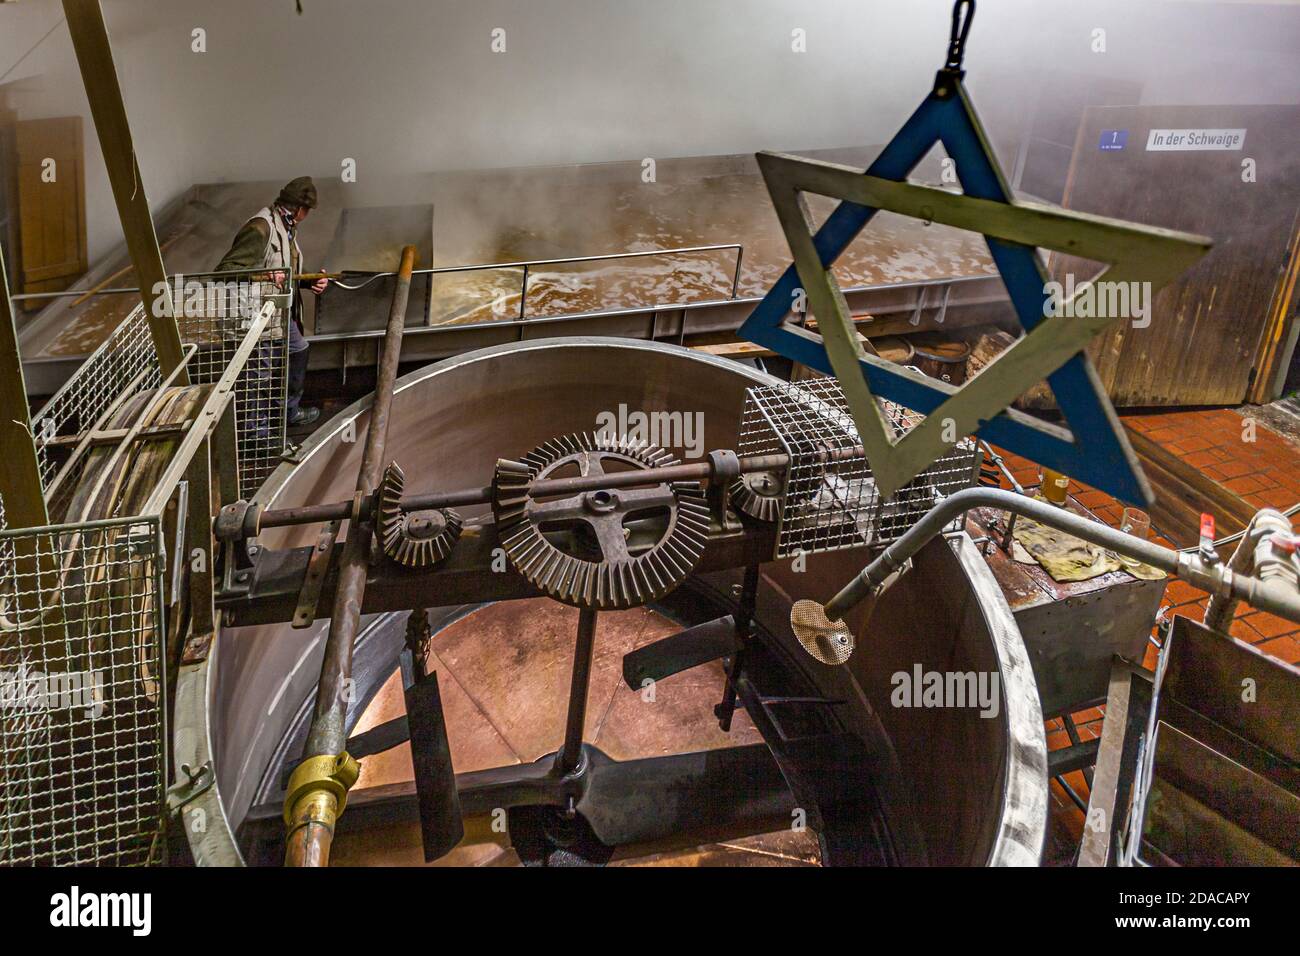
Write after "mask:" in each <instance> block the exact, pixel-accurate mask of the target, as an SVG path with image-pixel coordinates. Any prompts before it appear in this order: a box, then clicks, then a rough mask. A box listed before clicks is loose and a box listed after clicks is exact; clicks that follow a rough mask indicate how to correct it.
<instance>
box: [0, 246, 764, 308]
mask: <svg viewBox="0 0 1300 956" xmlns="http://www.w3.org/2000/svg"><path fill="white" fill-rule="evenodd" d="M732 249H734V250H736V255H737V261H736V270H737V271H736V281H733V282H732V287H731V297H732V298H733V299H734V298H735V297H736V285H737V282H738V280H739V276H740V272H739V269H740V260H739V257H740V256H741V255H743V254H744V249H745V247H744V246H742V245H741V244H740V243H738V242H728V243H723V244H721V245H716V246H682V247H680V248H677V249H649V250H643V251H640V252H610V253H605V254H603V255H599V256H569V257H567V258H564V259H527V260H521V261H518V262H476V263H473V264H471V265H466V266H437V267H433V268H428V269H412V270H411V275H413V276H430V275H450V274H453V273H457V272H486V271H490V270H493V269H524V270H525V271H527V270H528V269H531V268H533V267H534V266H551V265H572V264H574V263H578V262H604V261H606V260H609V259H641V258H645V257H647V256H674V255H686V254H688V253H695V252H725V251H728V250H732ZM266 271H267V270H266V269H264V268H261V267H258V268H255V269H230V270H226V271H224V272H206V273H197V275H203V276H208V277H211V276H223V275H241V274H244V273H263V272H266ZM397 274H398V273H396V272H364V271H352V270H347V271H344V272H308V273H303V274H302V275H300V276H298V278H300V279H311V278H316V279H319V278H322V277H328V278H331V279H333V278H344V279H346V278H349V277H355V278H366V279H384V278H389V277H391V276H395V275H397ZM185 275H187V273H181V272H178V273H175V274H174V275H172V276H169V277H168V278H172V279H174V278H176V276H185ZM344 288H347V287H346V286H345V287H344ZM139 291H140V289H139V287H126V286H117V287H114V288H111V289H93V290H92V289H65V290H63V291H60V292H30V293H27V294H24V295H16V296H14V299H16V300H26V299H62V298H72V297H74V296H85V295H121V294H123V293H128V292H139Z"/></svg>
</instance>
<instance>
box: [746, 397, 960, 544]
mask: <svg viewBox="0 0 1300 956" xmlns="http://www.w3.org/2000/svg"><path fill="white" fill-rule="evenodd" d="M880 405H881V408H882V409H883V410H884V412H885V415H886V416H887V418H888V420H889V421H890V422H891V423H892V424H893V426H894V429H895V432H896V434H899V435H901V434H903V433H905V432H906V431H907V430H908V429H910V428H911V427H913V426H914V425H915V424H916V423H917V422H920V421H922V420H923V419H924V416H923V415H920V414H917V413H916V412H912V411H910V410H908V409H905V408H903V407H902V406H900V405H896V404H894V403H893V402H888V401H883V400H881V402H880ZM737 445H738V450H739V453H740V455H741V456H742V457H748V456H751V455H773V454H784V455H788V456H789V458H790V464H789V467H788V468H787V470H786V478H785V487H784V488H783V489H782V504H781V515H780V518H779V526H778V535H777V544H776V554H775V557H777V558H786V557H791V556H793V555H797V554H812V553H814V552H818V551H836V550H840V549H843V548H860V547H865V546H878V545H884V544H888V543H889V542H891V541H894V540H896V539H897V538H899V537H901V536H902V535H903V533H904V532H906V531H907V529H908V528H910V527H911V526H912V525H913V524H915V523H916V522H917V520H918V519H920V517H921V516H922V515H924V514H925V513H926V512H927V511H929V510H930V508H931V507H933V506H934V505H935V503H937V502H938V501H940V500H941V499H942V498H946V497H947V496H949V495H951V494H953V493H955V492H957V491H960V490H961V489H963V488H970V487H973V486H974V485H975V483H976V481H977V478H978V468H979V457H980V456H979V448H978V445H977V444H976V442H975V441H974V439H971V438H963V439H962V440H961V441H959V442H958V443H957V444H956V446H954V448H953V450H952V451H951V452H949V453H948V454H947V455H945V456H943V457H942V458H940V459H939V460H938V461H936V462H935V463H934V464H933V465H931V466H930V467H929V468H927V469H926V470H925V471H924V472H922V473H921V474H920V475H918V476H917V477H916V478H914V479H913V480H912V481H911V482H909V483H908V484H907V485H906V486H905V487H903V488H902V489H900V490H899V492H898V493H897V494H896V495H894V496H893V497H892V498H888V499H885V498H882V497H881V495H880V493H879V492H878V491H877V490H876V483H875V480H874V479H873V477H872V474H871V466H870V465H869V464H868V462H867V460H866V458H865V457H864V455H863V452H862V447H861V443H860V441H859V439H858V430H857V426H856V425H855V424H854V422H853V418H852V416H851V415H850V414H849V410H848V403H847V402H846V401H845V398H844V392H843V390H842V389H841V388H840V384H839V382H837V381H836V380H835V379H833V378H827V377H821V378H814V379H807V380H803V381H799V382H790V383H788V384H785V383H783V384H780V385H766V386H763V387H761V388H751V389H749V390H748V395H747V398H746V401H745V410H744V414H743V415H742V417H741V424H740V436H739V440H738V442H737ZM954 524H956V522H954Z"/></svg>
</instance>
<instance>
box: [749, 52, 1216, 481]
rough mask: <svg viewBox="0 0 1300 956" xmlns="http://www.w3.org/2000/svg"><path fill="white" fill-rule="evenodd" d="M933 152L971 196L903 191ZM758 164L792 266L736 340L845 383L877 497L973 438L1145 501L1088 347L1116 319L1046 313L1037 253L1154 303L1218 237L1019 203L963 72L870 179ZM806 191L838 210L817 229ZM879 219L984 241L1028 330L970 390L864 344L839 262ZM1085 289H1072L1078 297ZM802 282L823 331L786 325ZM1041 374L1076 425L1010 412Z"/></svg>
mask: <svg viewBox="0 0 1300 956" xmlns="http://www.w3.org/2000/svg"><path fill="white" fill-rule="evenodd" d="M942 80H943V75H942V74H941V81H942ZM936 142H942V143H943V145H944V148H945V149H946V150H947V152H948V155H949V156H950V157H951V158H953V159H954V160H955V164H956V171H957V176H958V179H959V181H960V183H961V185H962V188H963V190H964V192H963V193H956V192H949V191H947V190H944V189H936V188H933V187H928V186H920V185H916V184H913V183H909V182H906V181H905V180H906V177H907V174H908V173H909V172H910V171H911V170H912V169H913V168H914V167H915V166H916V164H917V163H918V162H919V161H920V160H921V159H922V158H923V157H924V156H925V154H926V153H927V152H928V151H929V149H930V148H931V147H932V146H933V145H934V144H935V143H936ZM758 163H759V168H760V169H761V171H762V173H763V177H764V179H765V181H766V183H767V187H768V191H769V193H770V194H771V197H772V202H773V205H774V206H775V208H776V212H777V216H778V218H779V219H780V221H781V226H782V229H783V230H784V232H785V234H786V238H787V240H788V242H789V244H790V251H791V253H792V254H793V257H794V263H793V265H791V266H790V267H789V268H788V269H787V270H786V272H785V274H784V275H782V277H781V278H780V279H779V280H778V281H777V283H776V284H775V285H774V286H773V287H772V288H771V289H770V290H769V291H768V293H767V295H766V296H765V297H764V298H763V301H762V302H760V303H759V305H758V306H757V307H756V308H755V310H754V312H753V313H751V315H750V316H749V318H748V319H747V320H746V321H745V324H744V325H743V326H742V327H741V329H740V334H741V336H742V337H744V338H748V339H750V340H751V341H754V342H757V343H759V344H761V345H764V346H766V347H768V348H771V349H772V350H773V351H775V352H778V353H779V354H782V355H785V356H787V357H788V358H791V359H794V360H796V361H799V362H802V363H804V364H806V365H809V366H811V367H813V368H816V369H819V370H821V371H824V372H826V373H828V374H833V375H835V376H836V378H837V379H838V380H839V381H840V384H841V386H842V387H843V389H844V392H845V396H846V398H847V400H848V405H849V411H850V413H851V414H852V416H853V419H854V421H855V423H856V424H857V427H858V432H859V436H860V438H861V440H862V444H863V448H864V451H865V453H866V457H867V461H868V462H869V463H870V465H871V469H872V473H873V475H874V476H875V480H876V484H877V487H878V488H879V490H880V492H881V494H882V495H885V496H889V495H892V494H893V493H894V492H896V491H897V490H898V489H900V488H901V487H903V486H904V485H905V484H906V483H907V482H908V481H910V480H911V479H912V478H914V477H916V476H917V475H918V474H920V472H922V471H924V470H925V469H926V468H927V467H929V465H930V464H931V463H933V462H934V461H935V460H936V459H937V458H939V457H940V456H941V455H943V454H944V453H946V452H947V451H948V450H950V449H951V447H952V445H953V442H954V441H955V440H957V439H958V438H960V437H961V436H963V435H966V434H972V433H973V434H978V435H980V437H982V438H985V439H987V440H988V441H990V442H993V443H994V444H997V445H999V446H1001V447H1003V448H1005V449H1007V450H1009V451H1013V452H1016V453H1017V454H1021V455H1024V456H1025V457H1027V458H1030V459H1032V460H1034V461H1037V462H1039V463H1040V464H1043V465H1047V466H1049V467H1051V468H1054V469H1056V470H1058V471H1061V472H1063V473H1065V474H1069V475H1071V476H1073V477H1075V478H1077V479H1078V480H1080V481H1084V482H1087V483H1088V484H1090V485H1093V486H1094V487H1096V488H1099V489H1101V490H1103V491H1106V492H1108V493H1110V494H1112V495H1115V496H1116V497H1118V498H1120V499H1122V500H1124V501H1129V502H1134V503H1140V504H1143V505H1147V506H1149V504H1150V502H1151V492H1150V488H1149V486H1148V485H1147V482H1146V479H1145V476H1144V475H1143V474H1142V472H1141V469H1140V467H1139V466H1138V464H1137V460H1136V457H1135V456H1134V454H1133V451H1132V449H1131V447H1130V446H1129V444H1128V441H1127V439H1126V438H1125V436H1124V432H1123V428H1122V426H1121V425H1120V423H1119V419H1118V417H1117V416H1116V415H1115V411H1114V408H1113V407H1112V406H1111V404H1110V402H1109V400H1108V399H1107V397H1106V395H1105V393H1104V391H1103V390H1102V388H1101V385H1100V382H1099V381H1098V379H1097V375H1096V372H1095V371H1094V370H1093V368H1092V364H1091V362H1090V361H1089V360H1088V358H1087V356H1086V355H1085V354H1084V352H1083V349H1084V348H1085V346H1086V345H1087V344H1088V342H1089V341H1091V340H1092V338H1093V337H1094V336H1096V335H1097V334H1099V333H1100V332H1101V331H1103V330H1104V329H1105V328H1106V327H1107V326H1108V325H1110V324H1111V323H1112V322H1114V321H1116V320H1117V319H1119V318H1121V316H1116V315H1102V316H1097V317H1091V316H1090V317H1087V318H1084V317H1075V316H1074V315H1073V310H1071V309H1070V308H1069V307H1068V305H1065V306H1063V307H1060V308H1056V309H1053V308H1051V306H1050V304H1049V305H1047V306H1046V307H1045V303H1050V297H1049V292H1048V284H1047V275H1046V272H1045V270H1044V268H1043V265H1042V262H1041V260H1040V258H1039V255H1038V253H1037V251H1036V250H1037V248H1044V249H1051V250H1056V251H1059V252H1063V253H1069V254H1070V255H1073V256H1079V257H1082V258H1086V259H1093V260H1096V261H1099V262H1102V263H1106V264H1107V265H1108V266H1109V268H1108V269H1107V270H1106V271H1105V273H1103V275H1102V276H1100V277H1098V278H1097V279H1094V280H1092V281H1093V282H1097V281H1102V280H1104V281H1106V282H1144V283H1150V286H1149V289H1150V291H1151V293H1152V294H1153V295H1154V292H1155V291H1156V290H1157V289H1159V288H1160V287H1162V286H1164V285H1165V284H1167V283H1168V282H1170V281H1171V280H1172V279H1174V278H1175V277H1177V276H1178V275H1179V274H1180V273H1181V272H1183V271H1184V270H1185V269H1186V268H1188V267H1189V266H1190V265H1191V264H1192V263H1194V262H1195V261H1196V260H1197V259H1199V258H1200V257H1201V256H1202V255H1204V254H1205V252H1206V251H1208V249H1209V247H1210V241H1209V240H1208V239H1207V238H1205V237H1203V236H1194V235H1190V234H1187V233H1180V232H1174V231H1172V230H1168V229H1160V228H1155V227H1150V226H1141V225H1136V224H1133V223H1126V222H1121V221H1118V220H1112V219H1105V218H1102V217H1098V216H1090V215H1087V214H1084V213H1079V212H1073V211H1070V210H1065V209H1060V208H1057V207H1053V206H1044V205H1038V204H1034V203H1027V202H1019V201H1016V200H1014V199H1012V198H1011V191H1010V189H1009V188H1008V187H1007V185H1006V182H1005V180H1004V178H1003V176H1002V172H1001V170H1000V169H999V168H998V165H997V161H996V159H995V158H994V156H993V152H992V149H991V148H990V147H989V145H988V141H987V139H986V137H985V136H984V132H983V129H982V128H981V127H980V124H979V120H978V118H977V117H976V115H975V112H974V108H973V107H972V106H971V104H970V101H969V100H968V98H967V96H966V93H965V90H964V88H963V86H962V84H961V82H960V78H959V77H955V76H949V77H948V78H947V81H946V82H940V83H937V84H936V87H935V90H934V91H933V92H932V93H931V94H930V96H929V97H927V99H926V101H925V102H924V103H922V105H921V107H920V108H919V109H918V110H917V111H916V113H914V114H913V116H912V117H911V119H909V120H908V122H907V124H905V125H904V127H903V128H902V129H901V130H900V131H899V133H898V135H897V136H895V138H894V139H893V140H892V141H891V142H890V143H889V145H888V146H886V147H885V149H884V151H883V152H882V153H881V154H880V156H879V158H877V160H876V161H875V162H874V163H873V164H872V165H871V167H870V168H869V169H867V170H866V171H865V172H864V171H863V170H859V169H855V168H853V167H848V166H841V165H837V164H834V163H826V162H820V161H816V160H809V159H805V158H801V157H797V156H789V155H784V154H780V153H769V152H764V153H759V154H758ZM805 193H815V194H819V195H824V196H830V197H832V198H836V199H840V200H842V201H841V203H840V205H839V206H838V207H837V208H836V209H835V211H834V212H833V213H832V214H831V216H830V217H829V218H828V219H827V220H826V222H825V223H823V225H822V227H821V228H820V229H819V230H816V231H815V232H814V229H813V223H812V221H811V219H810V217H809V214H808V211H807V207H806V205H805V203H804V200H803V194H805ZM880 209H885V210H888V211H891V212H895V213H898V214H901V215H905V216H912V217H915V218H919V219H924V220H927V221H931V222H940V223H944V224H945V225H949V226H954V227H956V228H960V229H969V230H973V231H975V232H979V233H981V234H983V235H984V236H985V239H986V241H987V242H988V247H989V252H990V255H991V256H992V257H993V260H994V262H995V264H996V265H997V267H998V271H999V273H1000V274H1001V276H1002V279H1003V282H1004V284H1005V286H1006V288H1007V293H1008V295H1009V296H1010V299H1011V302H1012V305H1013V307H1014V309H1015V312H1016V314H1017V316H1018V318H1019V320H1020V323H1021V325H1022V327H1023V328H1024V329H1025V332H1026V334H1025V335H1024V336H1022V337H1021V338H1020V339H1018V340H1017V341H1016V342H1015V343H1014V344H1013V345H1012V346H1011V347H1010V348H1009V349H1007V350H1006V351H1005V352H1004V353H1002V354H1001V355H999V356H998V357H997V359H996V360H995V361H994V362H993V363H991V364H990V365H989V366H988V367H986V368H985V369H983V370H982V371H981V372H980V373H979V374H978V375H976V376H975V377H974V378H972V379H971V380H970V381H968V382H967V383H966V384H965V385H963V386H961V387H954V386H951V385H948V384H947V383H944V382H940V381H937V380H934V379H930V378H927V377H926V376H924V375H921V374H919V373H917V372H914V371H911V370H909V369H906V368H903V367H900V366H897V365H894V364H892V363H890V362H887V361H885V360H883V359H881V358H878V357H877V356H874V355H870V354H867V353H866V351H865V350H864V349H863V347H862V345H861V344H860V342H859V341H858V339H857V336H856V335H855V334H854V326H853V322H852V317H851V315H850V314H849V309H848V305H847V303H846V302H845V301H844V296H843V293H842V292H841V291H840V288H839V285H838V283H837V282H836V280H835V277H834V274H833V273H832V271H831V267H832V265H833V264H834V262H835V260H836V258H838V256H839V255H840V254H841V253H842V252H843V251H844V249H845V248H846V247H847V246H848V244H849V243H850V242H851V241H852V240H853V238H854V237H855V236H856V235H857V234H858V232H860V231H861V229H862V227H863V226H865V225H866V223H867V222H868V221H869V220H870V218H871V216H873V215H874V214H875V212H876V211H877V210H880ZM1086 285H1087V283H1084V284H1083V285H1081V286H1080V287H1079V288H1078V289H1076V291H1075V296H1076V297H1077V296H1078V295H1079V294H1081V291H1082V289H1083V288H1084V286H1086ZM799 288H802V289H803V290H804V291H805V292H806V294H807V298H808V303H809V306H810V308H811V310H812V312H813V314H814V315H816V317H817V320H818V325H819V329H820V331H821V333H822V334H821V335H818V334H817V333H814V332H810V331H808V330H807V329H804V328H801V327H799V326H797V325H791V324H787V323H786V321H785V320H786V317H787V316H788V314H789V309H790V304H791V302H792V297H793V296H794V295H795V294H796V293H797V291H798V289H799ZM1080 311H1085V310H1080ZM1049 313H1050V314H1049ZM1044 378H1046V379H1047V381H1048V383H1049V385H1050V386H1051V388H1052V391H1053V393H1054V395H1055V396H1056V400H1057V404H1058V405H1059V407H1060V409H1061V413H1062V415H1063V417H1064V418H1065V421H1066V423H1067V424H1068V425H1069V426H1070V429H1069V430H1066V429H1065V428H1062V427H1059V426H1056V425H1053V424H1051V423H1048V422H1045V421H1042V420H1041V419H1038V418H1035V417H1033V416H1030V415H1026V414H1024V413H1023V412H1019V411H1016V410H1014V409H1010V408H1009V406H1010V405H1011V403H1012V402H1014V401H1015V400H1016V398H1018V397H1019V396H1020V395H1022V394H1023V393H1024V392H1025V391H1027V390H1028V389H1029V388H1030V387H1032V386H1033V385H1035V384H1037V383H1038V382H1041V381H1042V380H1043V379H1044ZM879 398H885V399H890V400H892V401H894V402H897V403H898V404H900V405H903V406H905V407H907V408H910V409H913V410H914V411H917V412H921V413H923V414H924V415H926V419H925V420H924V421H923V422H921V423H920V424H918V425H916V426H915V427H913V428H912V429H911V430H910V431H908V432H907V433H906V434H905V435H902V436H900V437H895V435H894V431H893V428H892V427H891V426H890V425H889V423H888V422H887V421H886V419H885V418H884V416H883V412H882V410H881V408H880V404H879V402H878V401H877V399H879Z"/></svg>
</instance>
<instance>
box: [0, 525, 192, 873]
mask: <svg viewBox="0 0 1300 956" xmlns="http://www.w3.org/2000/svg"><path fill="white" fill-rule="evenodd" d="M162 571H163V547H162V526H161V521H160V520H159V519H157V518H153V519H143V518H140V517H132V518H129V519H117V520H112V521H105V522H95V523H90V524H81V525H64V526H56V527H47V528H40V529H34V530H28V531H8V530H6V531H0V865H6V866H22V865H41V864H54V863H57V864H70V865H86V864H109V865H118V866H121V865H132V864H137V865H138V864H145V863H149V862H151V861H155V860H157V858H158V856H159V854H160V852H161V842H160V841H161V836H162V819H163V817H162V813H161V809H162V806H163V802H164V799H165V789H164V783H165V780H166V775H165V763H164V761H165V754H166V747H165V741H164V729H165V728H164V718H163V714H164V707H163V703H164V701H165V699H166V693H167V688H166V672H165V668H164V667H163V660H164V655H163V634H164V631H163V618H162V614H163V580H162Z"/></svg>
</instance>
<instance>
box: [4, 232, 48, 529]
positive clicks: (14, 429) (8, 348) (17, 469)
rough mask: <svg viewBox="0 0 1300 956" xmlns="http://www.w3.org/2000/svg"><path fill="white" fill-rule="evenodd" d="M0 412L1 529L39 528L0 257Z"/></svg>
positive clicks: (41, 500)
mask: <svg viewBox="0 0 1300 956" xmlns="http://www.w3.org/2000/svg"><path fill="white" fill-rule="evenodd" d="M0 409H2V410H3V413H0V500H3V502H4V509H5V525H6V526H7V527H8V528H9V529H11V530H13V529H17V528H37V527H40V526H41V525H45V524H48V523H49V516H48V515H47V513H46V510H45V491H44V486H43V485H42V483H41V466H40V462H39V460H38V459H37V457H36V443H35V442H34V441H33V440H32V421H31V414H30V412H29V410H28V407H27V388H26V386H25V385H24V384H23V363H22V356H21V355H20V354H19V352H18V328H17V326H16V325H15V324H14V310H13V303H11V302H10V301H9V280H8V276H6V275H5V263H4V256H0Z"/></svg>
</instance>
